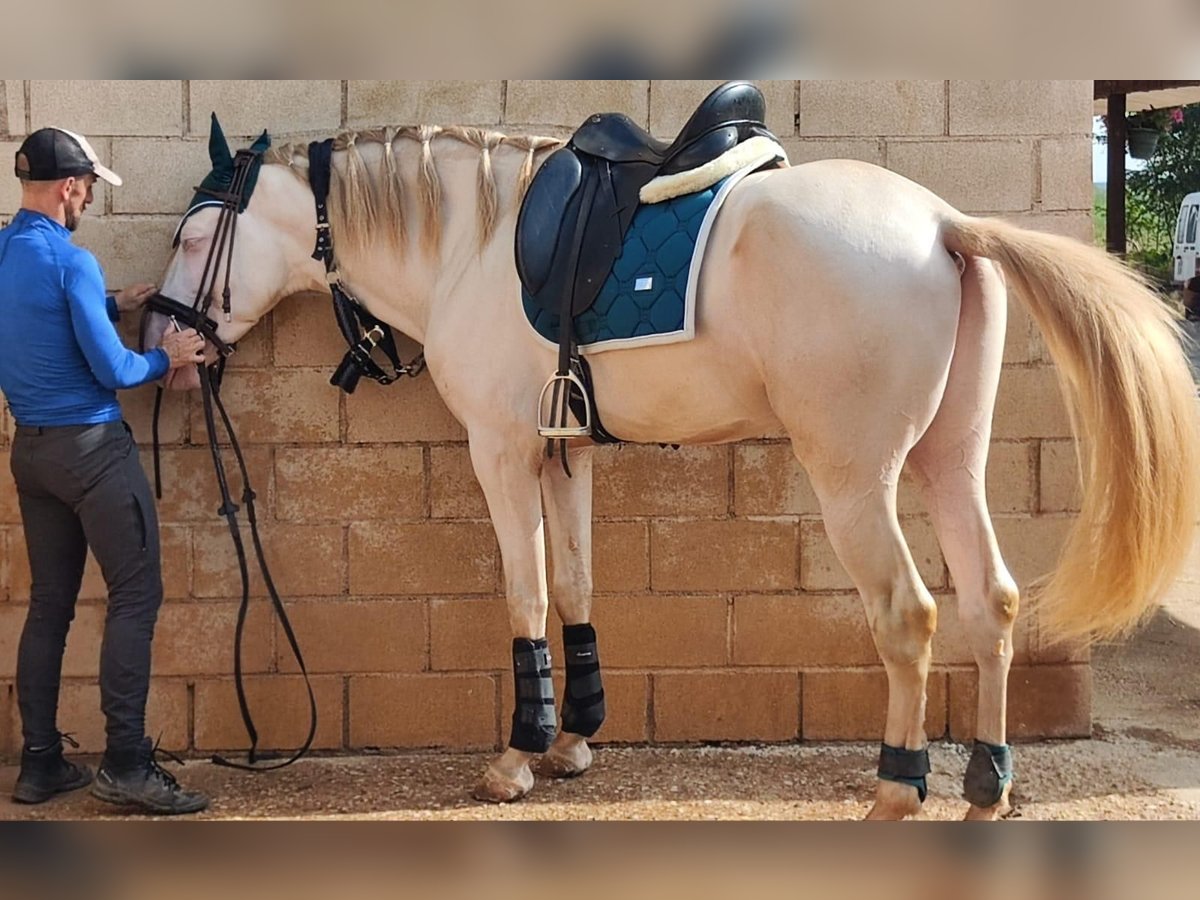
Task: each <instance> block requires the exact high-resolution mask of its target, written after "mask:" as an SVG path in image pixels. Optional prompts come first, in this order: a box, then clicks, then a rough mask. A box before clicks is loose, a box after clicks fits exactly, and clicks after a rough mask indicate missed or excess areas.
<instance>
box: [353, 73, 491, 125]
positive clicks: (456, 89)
mask: <svg viewBox="0 0 1200 900" xmlns="http://www.w3.org/2000/svg"><path fill="white" fill-rule="evenodd" d="M346 89H347V97H346V99H347V119H348V124H349V125H350V126H351V127H364V126H381V125H482V126H487V125H496V124H498V123H499V122H500V119H501V115H502V113H503V96H504V82H503V81H348V82H346Z"/></svg>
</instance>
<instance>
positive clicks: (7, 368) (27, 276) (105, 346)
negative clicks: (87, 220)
mask: <svg viewBox="0 0 1200 900" xmlns="http://www.w3.org/2000/svg"><path fill="white" fill-rule="evenodd" d="M70 238H71V232H70V231H68V230H67V229H66V228H64V227H63V226H62V225H60V224H59V223H58V222H56V221H54V220H53V219H51V218H50V217H48V216H45V215H42V214H41V213H37V212H32V211H30V210H27V209H22V210H21V211H20V212H18V213H17V214H16V216H14V217H13V220H12V223H11V224H10V225H9V226H8V227H7V228H4V229H2V230H0V390H2V391H3V392H4V395H5V396H6V397H7V398H8V405H9V407H10V408H11V409H12V411H13V417H14V418H15V419H16V420H17V424H18V425H92V424H95V423H98V422H111V421H116V420H118V419H120V418H121V407H120V405H119V404H118V402H117V394H116V392H117V391H118V390H120V389H122V388H131V387H137V386H138V385H139V384H144V383H145V382H147V381H153V380H154V379H156V378H161V377H162V376H163V375H164V374H166V371H167V369H168V367H169V365H170V359H169V358H168V356H167V353H166V351H165V350H163V349H162V348H155V349H154V350H151V351H150V352H149V353H144V354H143V353H136V352H134V351H133V350H130V349H128V348H127V347H126V346H125V345H124V344H123V343H121V338H120V336H119V335H118V334H117V330H116V328H115V327H114V325H113V321H115V319H116V304H115V303H114V302H113V301H112V298H111V297H106V296H105V291H104V276H103V274H102V273H101V271H100V264H99V263H98V262H96V258H95V257H94V256H92V254H91V253H89V252H88V251H87V250H85V249H83V248H82V247H76V246H75V245H74V244H72V243H71V240H70Z"/></svg>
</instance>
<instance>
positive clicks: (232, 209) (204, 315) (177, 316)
mask: <svg viewBox="0 0 1200 900" xmlns="http://www.w3.org/2000/svg"><path fill="white" fill-rule="evenodd" d="M259 164H261V151H251V150H239V151H238V152H237V156H236V157H235V158H234V168H233V178H232V182H231V184H230V187H229V190H228V191H213V190H208V189H205V188H198V189H197V190H198V191H200V192H203V193H207V194H209V195H211V196H213V197H215V198H216V199H217V200H219V201H220V202H221V212H220V215H219V216H218V218H217V226H216V230H215V231H214V232H213V243H212V246H211V247H210V249H209V252H208V259H207V260H205V263H204V274H203V275H202V276H201V278H200V284H199V287H198V288H197V290H196V297H195V299H194V300H193V301H192V305H191V306H190V307H189V306H186V305H185V304H183V303H180V302H179V301H178V300H174V299H172V298H171V297H167V296H165V295H163V294H155V295H154V296H153V297H151V298H150V299H149V300H148V301H147V302H146V309H145V312H144V313H143V317H142V323H141V325H142V327H141V332H142V345H143V348H144V346H145V333H146V323H147V318H146V314H147V313H149V312H157V313H160V314H162V315H165V316H168V317H171V318H172V321H173V323H174V324H175V325H176V327H179V322H180V320H182V322H183V323H184V324H185V325H187V326H188V327H191V328H195V329H196V330H197V331H198V332H199V333H200V334H202V335H203V336H204V337H205V339H206V340H209V341H212V343H213V346H215V347H216V348H217V352H218V354H219V357H218V361H217V362H216V363H214V364H213V365H211V366H200V367H199V369H200V393H201V397H202V399H203V402H204V426H205V429H206V430H207V432H208V448H209V452H210V453H211V455H212V461H213V468H214V470H215V471H216V474H217V486H218V487H219V488H220V491H221V506H220V508H219V509H218V510H217V514H218V515H220V516H223V517H224V518H225V521H226V522H227V523H228V525H229V534H230V537H231V538H232V540H233V546H234V549H235V550H236V551H237V558H238V568H239V570H240V573H241V579H242V601H241V605H240V606H239V607H238V616H237V626H236V628H235V630H234V656H233V674H234V683H235V685H236V688H237V698H238V707H239V709H240V710H241V714H242V723H243V724H244V725H245V728H246V734H247V735H248V736H249V738H250V749H249V750H248V751H247V759H248V761H249V764H243V763H238V762H233V761H230V760H227V759H225V758H224V757H222V756H219V755H214V756H213V757H212V761H213V762H214V763H216V764H217V765H222V766H228V767H230V768H234V769H241V770H243V771H247V772H265V771H270V770H272V769H281V768H283V767H284V766H288V765H291V764H292V763H294V762H295V761H296V760H298V759H300V758H301V757H302V756H304V754H305V753H307V752H308V750H309V748H310V747H311V746H312V742H313V738H314V737H315V736H316V733H317V701H316V697H315V695H314V694H313V689H312V684H311V682H310V681H309V677H308V669H307V667H306V666H305V664H304V656H303V654H302V653H301V652H300V645H299V643H298V642H297V641H296V635H295V632H294V630H293V629H292V623H291V621H290V620H289V619H288V615H287V610H286V609H285V608H284V605H283V601H282V600H281V599H280V597H279V592H278V590H276V587H275V581H274V579H273V578H272V577H271V572H270V568H269V567H268V565H267V560H266V556H265V554H264V552H263V546H262V540H261V538H260V537H259V533H258V517H257V514H256V511H255V507H254V501H255V499H256V497H257V495H256V494H255V492H254V490H253V488H252V487H251V486H250V473H249V471H248V470H247V468H246V460H245V457H244V456H243V454H242V448H241V445H240V444H239V443H238V440H237V435H236V434H235V433H234V430H233V424H232V423H231V422H230V420H229V415H228V413H227V412H226V411H225V405H224V403H222V401H221V392H220V388H221V379H222V376H223V374H224V371H225V361H226V359H227V358H228V357H229V355H230V354H231V353H232V352H233V350H234V347H233V346H232V345H230V344H227V343H226V342H225V341H223V340H221V339H220V338H219V337H218V336H217V323H216V322H214V321H213V320H212V319H211V318H209V315H208V311H209V308H210V307H211V306H212V301H213V292H214V291H215V290H216V284H217V273H218V272H219V270H220V259H221V256H222V254H224V255H225V283H224V288H223V290H222V292H221V298H222V303H221V306H222V311H223V313H224V315H225V320H226V321H229V317H230V290H229V278H230V269H231V267H232V263H233V244H234V240H235V238H236V236H237V219H238V211H239V209H240V208H241V206H242V205H243V200H244V199H245V197H244V193H245V190H246V183H247V178H248V177H249V175H250V173H251V171H252V170H253V169H254V168H255V167H256V166H257V165H259ZM162 395H163V388H162V387H161V386H160V387H159V388H158V392H157V395H156V397H155V401H154V425H153V430H154V480H155V490H156V492H157V494H158V497H159V498H160V499H161V498H162V479H161V473H160V466H159V441H158V419H159V411H160V409H161V406H162ZM218 415H219V417H220V420H221V425H222V427H223V428H224V431H225V435H226V437H227V438H228V442H229V446H230V447H231V448H232V450H233V454H234V457H235V458H236V460H237V465H238V469H239V470H240V471H241V474H242V485H243V488H242V503H243V505H244V506H245V508H246V520H247V521H248V522H249V524H250V536H251V541H252V544H253V547H254V555H255V558H256V559H257V561H258V567H259V571H260V572H261V573H262V577H263V583H264V584H265V585H266V588H267V593H268V594H269V595H270V598H271V605H272V606H273V608H274V610H275V615H276V616H277V617H278V618H279V622H280V625H282V626H283V632H284V634H285V636H286V637H287V640H288V645H289V646H290V647H291V650H292V655H293V656H294V657H295V659H296V663H297V665H299V667H300V672H301V674H302V675H303V676H304V686H305V689H306V690H307V691H308V706H309V726H308V735H307V736H306V737H305V739H304V743H303V745H302V746H301V747H300V748H299V749H297V750H295V751H294V752H293V753H292V754H291V755H290V756H289V757H288V758H287V759H285V760H283V761H282V762H275V763H272V764H271V765H257V762H258V759H259V756H258V729H257V728H256V727H255V725H254V717H253V715H252V714H251V712H250V705H249V702H248V701H247V699H246V689H245V684H244V683H243V676H242V636H243V633H244V632H245V626H246V614H247V612H248V610H249V606H250V572H249V566H248V565H247V557H246V547H245V544H244V542H243V540H242V533H241V528H240V527H239V525H238V518H237V514H238V509H239V507H238V505H237V504H236V503H234V501H233V497H232V495H231V493H230V489H229V480H228V477H227V476H226V472H225V463H224V460H223V459H222V455H221V441H220V437H219V435H218V433H217V418H218Z"/></svg>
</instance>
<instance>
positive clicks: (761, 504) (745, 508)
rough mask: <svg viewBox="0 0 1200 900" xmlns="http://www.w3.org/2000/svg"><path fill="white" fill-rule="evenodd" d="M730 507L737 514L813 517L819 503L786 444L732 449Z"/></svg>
mask: <svg viewBox="0 0 1200 900" xmlns="http://www.w3.org/2000/svg"><path fill="white" fill-rule="evenodd" d="M733 496H734V510H735V512H736V513H737V514H738V515H739V516H816V515H820V514H821V505H820V503H819V502H818V501H817V495H816V494H815V493H814V492H813V489H812V485H811V484H810V483H809V480H808V475H807V473H805V471H804V467H803V466H801V465H800V463H799V461H798V460H797V459H796V455H795V454H794V453H793V452H792V445H791V444H790V443H786V442H785V443H770V444H738V445H737V446H735V447H734V448H733Z"/></svg>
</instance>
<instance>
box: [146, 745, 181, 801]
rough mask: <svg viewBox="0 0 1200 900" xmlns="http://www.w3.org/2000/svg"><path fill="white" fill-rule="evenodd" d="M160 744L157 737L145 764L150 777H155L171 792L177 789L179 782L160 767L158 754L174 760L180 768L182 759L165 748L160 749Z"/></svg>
mask: <svg viewBox="0 0 1200 900" xmlns="http://www.w3.org/2000/svg"><path fill="white" fill-rule="evenodd" d="M161 742H162V738H161V737H159V739H158V740H157V741H155V742H154V746H153V747H152V748H151V749H150V756H149V758H148V759H147V760H146V764H147V766H148V767H149V769H150V774H151V775H154V776H156V777H157V778H159V779H160V780H161V781H162V782H163V783H164V784H165V785H166V786H167V787H168V788H170V789H171V790H174V789H176V788H178V787H179V781H178V780H177V779H176V778H175V776H174V775H172V774H171V773H170V772H168V771H167V770H166V769H164V768H163V767H162V766H161V765H159V762H158V758H159V754H162V755H163V756H166V757H168V758H170V759H171V760H174V761H175V762H177V763H178V764H179V765H181V766H182V765H184V761H183V760H182V759H180V758H179V757H178V756H176V755H175V754H174V753H172V752H171V751H170V750H168V749H166V748H165V747H160V746H159V744H160V743H161Z"/></svg>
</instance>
